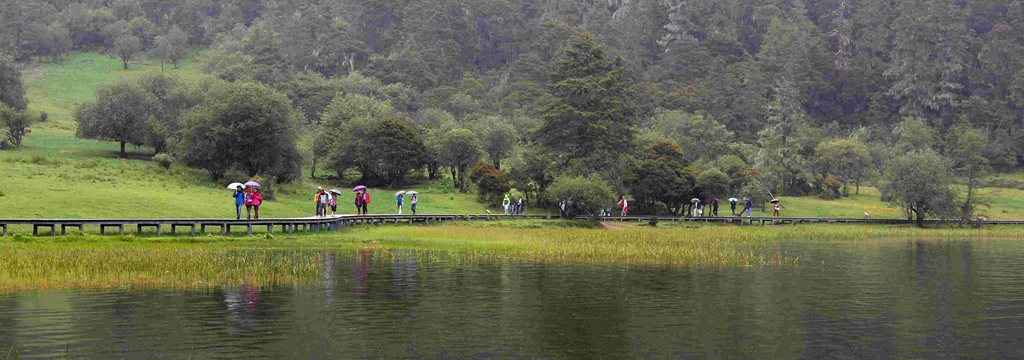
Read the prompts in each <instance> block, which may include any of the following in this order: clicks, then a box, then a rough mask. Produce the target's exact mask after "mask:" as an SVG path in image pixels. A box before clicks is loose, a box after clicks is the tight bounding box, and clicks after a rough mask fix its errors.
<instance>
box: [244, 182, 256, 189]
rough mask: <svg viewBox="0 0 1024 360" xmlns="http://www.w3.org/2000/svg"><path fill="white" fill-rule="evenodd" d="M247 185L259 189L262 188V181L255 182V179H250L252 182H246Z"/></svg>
mask: <svg viewBox="0 0 1024 360" xmlns="http://www.w3.org/2000/svg"><path fill="white" fill-rule="evenodd" d="M245 187H247V188H257V189H259V188H260V183H258V182H255V181H250V182H247V183H245Z"/></svg>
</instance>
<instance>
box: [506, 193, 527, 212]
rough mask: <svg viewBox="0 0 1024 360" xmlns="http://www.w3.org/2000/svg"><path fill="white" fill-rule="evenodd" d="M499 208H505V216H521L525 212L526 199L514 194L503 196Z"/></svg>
mask: <svg viewBox="0 0 1024 360" xmlns="http://www.w3.org/2000/svg"><path fill="white" fill-rule="evenodd" d="M501 206H502V207H504V208H505V215H523V214H524V213H525V212H526V199H525V198H524V197H522V196H520V197H518V198H517V197H516V195H515V194H505V198H504V199H502V200H501Z"/></svg>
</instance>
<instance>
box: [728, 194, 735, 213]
mask: <svg viewBox="0 0 1024 360" xmlns="http://www.w3.org/2000/svg"><path fill="white" fill-rule="evenodd" d="M729 206H730V207H731V208H732V216H736V198H730V199H729Z"/></svg>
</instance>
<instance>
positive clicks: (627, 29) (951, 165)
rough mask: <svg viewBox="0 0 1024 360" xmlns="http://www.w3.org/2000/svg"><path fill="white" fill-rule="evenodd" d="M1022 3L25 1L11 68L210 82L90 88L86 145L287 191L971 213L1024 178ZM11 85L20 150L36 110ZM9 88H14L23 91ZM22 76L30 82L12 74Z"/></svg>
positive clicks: (7, 29)
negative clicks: (999, 181) (197, 64)
mask: <svg viewBox="0 0 1024 360" xmlns="http://www.w3.org/2000/svg"><path fill="white" fill-rule="evenodd" d="M1021 44H1024V2H1022V1H1009V0H977V1H950V0H929V1H925V0H859V1H842V0H836V1H814V0H811V1H800V0H784V1H776V0H727V1H713V0H691V1H682V0H639V1H638V0H605V1H598V0H547V1H545V0H416V1H406V0H378V1H362V0H18V1H4V2H3V3H2V4H0V53H2V54H3V55H5V56H7V57H9V58H8V59H7V60H3V61H2V62H0V64H3V66H0V69H2V68H4V67H6V68H8V69H13V68H17V67H18V66H19V65H18V64H19V63H20V64H27V63H29V62H31V61H33V60H34V61H42V60H43V59H44V57H46V58H52V59H53V61H61V59H63V57H64V56H65V54H68V53H69V52H71V51H79V52H89V51H96V52H100V53H104V54H107V55H109V56H114V57H117V58H120V59H121V60H122V61H123V66H124V67H126V68H128V67H130V66H131V63H132V60H133V59H135V58H138V57H139V56H142V54H144V55H145V56H146V57H148V58H151V59H157V60H160V61H164V62H166V64H167V66H168V67H170V68H173V67H176V66H177V64H178V62H179V61H181V60H183V59H185V58H186V57H187V56H190V54H193V55H194V54H197V53H198V54H200V55H198V56H199V57H200V59H201V61H202V64H203V66H204V69H205V71H206V72H207V73H209V74H210V77H209V78H208V79H204V80H200V81H185V80H181V79H179V78H176V77H174V76H172V75H152V76H145V77H143V78H141V79H138V80H132V81H128V80H125V81H121V82H119V83H116V84H112V85H109V86H104V87H102V88H100V89H98V90H97V97H96V100H95V101H90V102H87V103H85V104H82V105H81V106H79V108H78V109H76V110H75V120H76V121H77V123H78V136H79V137H83V138H97V139H106V140H113V141H118V142H121V143H122V148H123V146H124V144H135V145H146V146H149V147H151V148H152V149H153V150H154V153H159V155H157V158H156V160H158V161H161V162H164V163H173V162H180V163H183V164H185V165H188V166H193V167H197V168H201V169H205V170H207V171H208V173H209V174H210V176H211V177H212V178H213V179H215V180H217V179H220V178H222V177H224V176H225V175H229V174H231V173H232V172H241V173H244V174H245V175H246V176H255V177H259V178H263V179H267V178H270V179H269V180H270V181H278V182H287V181H292V180H295V179H299V178H300V177H301V176H303V175H309V176H312V177H324V176H331V177H332V179H335V180H336V181H338V182H341V181H342V180H343V178H344V177H343V176H342V175H343V174H345V173H346V172H351V171H356V172H358V174H359V177H358V179H354V180H353V182H360V183H365V184H367V185H381V186H386V185H391V186H400V185H402V184H403V183H407V182H409V181H413V179H414V178H418V177H422V178H430V179H436V178H440V177H442V176H444V177H447V176H448V175H450V176H451V179H452V181H453V182H454V185H455V186H456V187H457V188H458V189H461V190H462V191H476V192H477V193H478V194H479V196H480V197H481V199H483V200H485V201H491V202H494V201H499V200H500V197H501V196H502V194H504V193H506V192H508V191H509V189H510V188H515V189H518V190H519V191H521V192H525V193H526V194H527V195H528V196H529V197H530V198H531V199H534V201H536V202H541V203H547V204H554V203H556V202H558V201H559V200H564V199H567V198H568V197H575V198H576V199H577V201H576V206H577V208H575V209H572V211H573V212H578V213H586V212H593V211H594V209H596V208H600V207H607V206H610V203H613V202H614V201H615V200H614V199H616V198H618V196H620V195H628V197H629V198H630V199H635V201H634V204H635V206H636V208H637V210H639V211H641V212H649V213H653V212H662V213H673V214H680V213H682V212H683V211H684V210H685V206H686V205H687V204H688V203H689V201H688V200H689V199H690V198H691V197H701V198H707V197H711V196H717V197H719V198H726V197H732V196H738V197H742V196H747V197H751V198H755V199H757V200H758V201H763V200H766V199H769V198H770V197H772V196H780V195H788V196H799V195H814V196H818V197H822V198H826V199H831V198H837V197H840V196H844V195H848V194H850V193H856V192H857V191H858V190H859V186H860V185H862V184H864V185H872V186H877V187H879V188H880V190H881V194H882V197H883V200H886V201H889V202H890V203H892V204H893V205H897V206H899V207H901V208H904V209H907V210H909V213H913V214H917V217H918V218H919V219H920V218H923V217H924V216H926V215H927V216H955V217H960V216H962V217H964V218H969V217H971V216H972V215H973V213H974V211H975V208H976V207H977V206H978V204H979V203H984V197H983V196H982V197H979V196H978V195H977V193H976V190H975V189H976V188H978V187H980V186H984V185H985V184H986V183H985V181H986V179H987V175H989V174H991V173H993V172H1013V171H1016V170H1019V169H1020V168H1021V166H1022V164H1024V126H1022V125H1024V124H1022V119H1024V117H1022V116H1024V56H1022V55H1024V53H1022V51H1024V49H1022V48H1021ZM3 73H4V72H3V71H0V79H6V80H4V81H5V82H0V83H3V84H4V87H3V88H0V93H2V96H0V104H3V105H0V111H3V114H4V115H3V118H4V119H5V120H4V121H5V122H6V125H7V126H6V127H5V129H6V132H7V139H5V140H3V141H4V143H3V145H4V146H6V147H16V146H17V145H18V144H19V143H20V134H18V129H19V128H18V126H21V127H20V129H22V130H23V129H24V127H25V126H26V125H27V124H31V123H32V122H33V121H39V120H40V119H39V116H40V115H39V114H32V113H30V112H28V111H26V110H25V108H26V106H25V105H26V104H25V100H24V96H23V94H22V96H21V97H19V95H18V94H17V93H18V92H19V91H20V92H22V93H23V90H21V85H17V86H15V85H11V84H14V82H13V81H14V80H11V79H12V75H10V71H7V75H2V74H3ZM15 75H16V74H15ZM13 77H16V76H13Z"/></svg>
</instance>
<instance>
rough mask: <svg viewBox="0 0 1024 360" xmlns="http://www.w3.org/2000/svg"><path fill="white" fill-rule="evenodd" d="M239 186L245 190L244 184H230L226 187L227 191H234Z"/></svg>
mask: <svg viewBox="0 0 1024 360" xmlns="http://www.w3.org/2000/svg"><path fill="white" fill-rule="evenodd" d="M239 186H241V187H242V188H243V189H245V184H242V183H231V185H228V189H231V190H235V189H238V187H239Z"/></svg>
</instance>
